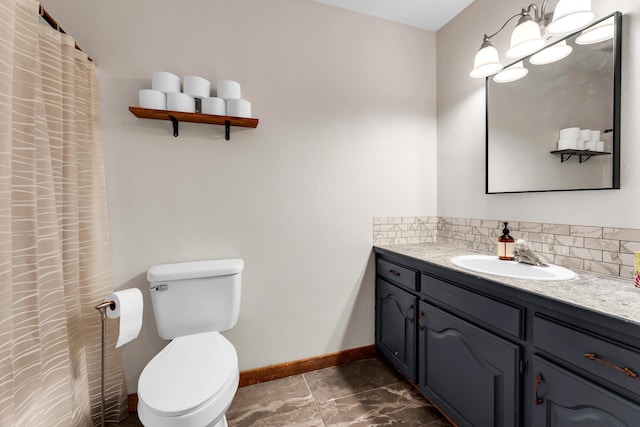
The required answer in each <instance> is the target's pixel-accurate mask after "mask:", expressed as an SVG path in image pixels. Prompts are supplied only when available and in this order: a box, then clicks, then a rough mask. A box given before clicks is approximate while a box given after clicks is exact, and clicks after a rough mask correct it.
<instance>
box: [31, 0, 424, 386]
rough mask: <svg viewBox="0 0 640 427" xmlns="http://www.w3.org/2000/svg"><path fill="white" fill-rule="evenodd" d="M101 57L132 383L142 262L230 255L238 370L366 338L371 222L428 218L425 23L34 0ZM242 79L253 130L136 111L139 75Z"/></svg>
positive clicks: (256, 6)
mask: <svg viewBox="0 0 640 427" xmlns="http://www.w3.org/2000/svg"><path fill="white" fill-rule="evenodd" d="M43 4H44V6H45V7H46V8H47V10H48V11H49V12H50V13H51V14H52V15H53V16H54V17H55V18H56V19H57V20H58V21H59V22H60V24H61V25H62V27H63V28H64V29H65V30H66V31H67V32H69V33H70V34H72V35H73V36H74V37H75V38H76V39H77V40H78V43H79V44H80V46H81V47H82V48H83V49H84V50H85V51H86V52H88V53H89V54H90V55H91V56H92V57H93V58H94V59H95V61H96V62H97V64H98V69H99V85H100V108H101V120H102V134H103V143H104V151H105V162H106V180H107V191H108V204H109V213H110V221H111V245H112V254H113V272H114V280H115V287H116V288H118V289H122V288H129V287H139V288H141V289H142V290H143V293H144V295H145V304H146V312H145V318H144V324H143V329H142V332H141V335H140V337H139V338H138V339H137V340H136V341H134V342H132V343H130V344H127V345H126V346H125V347H124V348H123V359H124V364H125V373H126V376H127V382H128V388H129V392H134V391H136V384H137V378H138V375H139V373H140V372H141V370H142V368H143V367H144V366H145V364H146V363H147V361H148V360H149V359H150V358H151V357H152V356H153V355H154V354H156V353H157V352H158V351H159V350H160V349H161V348H162V347H163V345H164V344H165V343H164V342H163V341H161V340H160V339H159V338H158V336H157V333H156V330H155V324H154V320H153V316H152V310H151V305H150V301H149V299H148V284H147V282H146V276H145V273H146V270H147V269H148V268H149V267H150V266H151V265H153V264H157V263H166V262H175V261H183V260H193V259H205V258H225V257H241V258H244V260H245V265H246V269H245V272H244V276H243V293H242V297H243V300H242V307H241V312H240V320H239V322H238V324H237V326H236V327H235V328H234V329H232V330H231V331H229V332H228V333H226V336H227V337H228V338H229V339H230V340H231V342H232V343H233V344H234V345H235V346H236V348H237V350H238V354H239V358H240V369H241V370H247V369H252V368H257V367H263V366H267V365H270V364H277V363H282V362H287V361H292V360H296V359H301V358H306V357H311V356H317V355H321V354H326V353H331V352H335V351H339V350H344V349H350V348H356V347H360V346H365V345H370V344H373V341H374V337H373V331H374V322H373V310H374V299H373V293H374V286H373V285H374V284H373V269H372V265H371V261H370V253H371V241H372V218H373V217H376V216H415V215H417V214H419V215H424V216H431V215H435V214H436V190H437V186H436V173H437V172H436V89H435V83H436V77H435V71H436V70H435V56H436V53H435V43H436V40H435V39H436V36H435V34H434V33H430V32H427V31H423V30H418V29H415V28H411V27H408V26H403V25H400V24H394V23H390V22H387V21H383V20H380V19H377V18H372V17H368V16H364V15H360V14H357V13H353V12H348V11H344V10H341V9H336V8H333V7H330V6H326V5H322V4H320V3H317V2H314V1H312V0H308V1H307V0H304V1H301V0H271V1H268V2H266V1H262V0H188V1H181V2H176V1H171V0H137V1H134V2H131V1H125V0H113V1H108V2H76V1H72V0H55V1H54V0H51V1H49V0H43ZM156 70H165V71H170V72H173V73H176V74H178V75H181V76H184V75H190V74H193V75H198V76H202V77H205V78H208V79H211V80H212V81H214V82H215V80H218V79H233V80H237V81H239V82H240V83H241V84H242V94H243V96H244V97H245V98H246V99H248V100H250V101H251V102H252V106H253V113H254V116H255V117H258V118H259V119H260V123H259V125H258V128H257V129H240V128H232V132H231V141H230V142H226V141H225V140H224V130H223V128H220V127H214V126H208V125H202V124H181V125H180V136H179V138H177V139H176V138H174V137H173V135H172V133H171V123H170V122H163V121H155V120H140V119H137V118H135V117H134V116H133V115H132V114H131V113H129V111H128V107H129V106H130V105H137V93H138V90H139V89H143V88H149V87H150V85H151V73H152V72H153V71H156Z"/></svg>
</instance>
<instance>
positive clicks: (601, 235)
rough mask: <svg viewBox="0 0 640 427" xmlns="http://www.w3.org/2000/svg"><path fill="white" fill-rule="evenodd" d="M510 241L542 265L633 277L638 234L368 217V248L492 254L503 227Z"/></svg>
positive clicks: (602, 229)
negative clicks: (431, 246)
mask: <svg viewBox="0 0 640 427" xmlns="http://www.w3.org/2000/svg"><path fill="white" fill-rule="evenodd" d="M504 221H508V222H509V230H511V235H512V236H513V238H514V239H525V240H527V241H528V242H529V244H530V245H531V247H532V249H533V250H534V251H535V252H536V253H537V254H538V255H539V256H540V258H541V259H542V260H544V261H545V262H549V263H553V264H558V265H562V266H565V267H568V268H576V269H581V270H587V271H591V272H594V273H599V274H606V275H611V276H620V277H623V278H632V277H633V262H634V252H635V251H640V230H638V229H630V228H611V227H591V226H582V225H569V224H546V223H538V222H526V221H512V220H492V219H478V218H451V217H436V216H426V217H425V216H422V217H381V218H374V219H373V244H374V245H398V244H405V243H432V242H438V243H444V244H448V245H453V246H458V247H464V248H469V249H474V250H477V251H481V252H487V253H495V251H496V243H497V240H498V237H499V236H500V235H502V223H503V222H504Z"/></svg>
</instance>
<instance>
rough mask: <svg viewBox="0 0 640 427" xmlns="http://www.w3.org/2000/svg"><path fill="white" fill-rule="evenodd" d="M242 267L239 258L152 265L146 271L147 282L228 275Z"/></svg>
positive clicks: (237, 271)
mask: <svg viewBox="0 0 640 427" xmlns="http://www.w3.org/2000/svg"><path fill="white" fill-rule="evenodd" d="M243 269H244V261H243V260H241V259H213V260H204V261H189V262H176V263H172V264H159V265H154V266H153V267H151V268H150V269H149V271H147V280H148V281H149V282H160V281H170V280H186V279H198V278H203V277H216V276H228V275H231V274H238V273H240V272H241V271H242V270H243Z"/></svg>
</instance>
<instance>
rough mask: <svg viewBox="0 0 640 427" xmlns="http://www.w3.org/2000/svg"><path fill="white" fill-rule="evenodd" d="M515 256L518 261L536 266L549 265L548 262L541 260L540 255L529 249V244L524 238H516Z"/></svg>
mask: <svg viewBox="0 0 640 427" xmlns="http://www.w3.org/2000/svg"><path fill="white" fill-rule="evenodd" d="M513 257H514V258H515V260H516V261H518V262H521V263H523V264H529V265H535V266H536V267H548V266H547V264H545V263H544V262H542V261H540V258H539V257H538V255H536V254H535V253H533V251H532V250H531V249H529V245H528V243H527V241H526V240H524V239H518V240H516V244H515V248H514V249H513Z"/></svg>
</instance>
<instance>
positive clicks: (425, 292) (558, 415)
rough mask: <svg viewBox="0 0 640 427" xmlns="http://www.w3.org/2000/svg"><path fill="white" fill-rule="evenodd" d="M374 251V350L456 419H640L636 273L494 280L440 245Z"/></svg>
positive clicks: (495, 422)
mask: <svg viewBox="0 0 640 427" xmlns="http://www.w3.org/2000/svg"><path fill="white" fill-rule="evenodd" d="M374 252H375V254H376V346H377V348H378V350H379V351H380V353H382V354H383V355H384V356H385V357H386V358H388V359H389V360H390V361H391V363H393V364H394V365H395V366H396V368H397V369H398V370H399V371H401V372H402V373H403V374H404V375H405V376H406V377H407V378H408V379H409V380H410V381H412V382H413V383H414V384H415V385H416V386H417V387H418V388H419V389H420V390H421V391H422V392H423V393H424V394H425V395H426V396H427V397H428V398H429V399H430V400H431V401H432V402H433V403H434V404H435V405H437V406H438V407H439V408H440V409H441V410H442V411H443V412H444V413H445V414H446V415H447V416H448V417H449V418H450V419H451V420H452V421H453V422H455V423H456V424H457V425H458V426H473V427H494V426H527V427H540V426H563V427H566V426H629V427H631V426H637V425H640V377H639V376H640V289H637V288H634V287H633V283H632V282H631V281H630V280H620V279H614V278H610V277H608V276H599V275H595V274H588V273H584V272H578V277H577V278H576V279H572V280H567V281H547V282H541V281H528V280H521V279H511V278H503V277H497V276H489V275H484V274H480V273H473V272H469V271H466V270H463V269H461V268H460V267H457V266H456V265H454V264H453V263H452V262H451V261H450V259H451V258H453V257H455V256H459V255H464V254H468V253H470V252H471V251H469V250H466V249H462V248H456V247H451V246H445V245H438V244H421V245H398V246H390V247H375V248H374ZM506 262H509V261H506Z"/></svg>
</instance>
